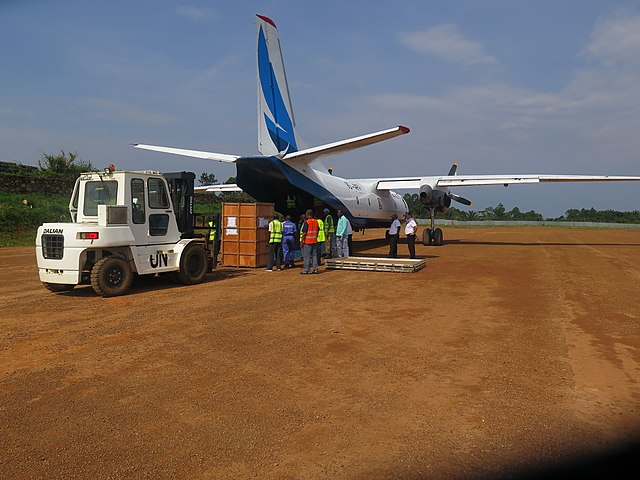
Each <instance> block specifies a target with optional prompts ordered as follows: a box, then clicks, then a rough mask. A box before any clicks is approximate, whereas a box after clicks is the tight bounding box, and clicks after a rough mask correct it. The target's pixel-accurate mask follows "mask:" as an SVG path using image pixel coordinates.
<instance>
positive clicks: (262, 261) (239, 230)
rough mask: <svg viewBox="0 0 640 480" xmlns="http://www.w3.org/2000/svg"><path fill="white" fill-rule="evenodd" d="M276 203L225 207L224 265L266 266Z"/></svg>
mask: <svg viewBox="0 0 640 480" xmlns="http://www.w3.org/2000/svg"><path fill="white" fill-rule="evenodd" d="M273 209H274V204H273V203H229V202H225V203H223V204H222V265H223V266H225V267H252V268H257V267H264V266H266V265H267V260H268V252H269V247H268V245H267V242H268V241H269V222H270V221H271V220H272V219H273Z"/></svg>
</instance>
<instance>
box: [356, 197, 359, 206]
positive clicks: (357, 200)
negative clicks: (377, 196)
mask: <svg viewBox="0 0 640 480" xmlns="http://www.w3.org/2000/svg"><path fill="white" fill-rule="evenodd" d="M356 203H357V204H358V205H360V199H359V198H358V197H356Z"/></svg>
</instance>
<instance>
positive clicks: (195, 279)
mask: <svg viewBox="0 0 640 480" xmlns="http://www.w3.org/2000/svg"><path fill="white" fill-rule="evenodd" d="M207 263H208V262H207V252H205V250H204V248H202V247H201V246H200V245H197V244H195V243H192V244H190V245H188V246H187V247H186V248H185V250H184V252H182V256H181V257H180V270H178V271H177V272H176V276H177V277H178V281H179V282H180V283H182V284H184V285H195V284H196V283H200V282H201V281H202V280H204V276H205V275H206V274H207Z"/></svg>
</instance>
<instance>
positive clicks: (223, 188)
mask: <svg viewBox="0 0 640 480" xmlns="http://www.w3.org/2000/svg"><path fill="white" fill-rule="evenodd" d="M194 190H195V191H196V192H242V189H241V188H240V187H239V186H238V185H236V184H235V183H221V184H218V185H202V186H201V187H194Z"/></svg>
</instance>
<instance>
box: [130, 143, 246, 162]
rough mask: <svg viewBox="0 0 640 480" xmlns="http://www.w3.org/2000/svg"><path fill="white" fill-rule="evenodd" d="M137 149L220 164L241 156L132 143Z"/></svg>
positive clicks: (233, 160)
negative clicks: (214, 161)
mask: <svg viewBox="0 0 640 480" xmlns="http://www.w3.org/2000/svg"><path fill="white" fill-rule="evenodd" d="M131 145H132V146H134V147H135V148H141V149H143V150H152V151H154V152H162V153H172V154H174V155H183V156H185V157H195V158H204V159H205V160H217V161H218V162H228V163H233V162H235V161H236V160H237V159H238V158H240V155H228V154H226V153H214V152H203V151H200V150H186V149H184V148H173V147H162V146H159V145H145V144H143V143H132V144H131Z"/></svg>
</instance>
